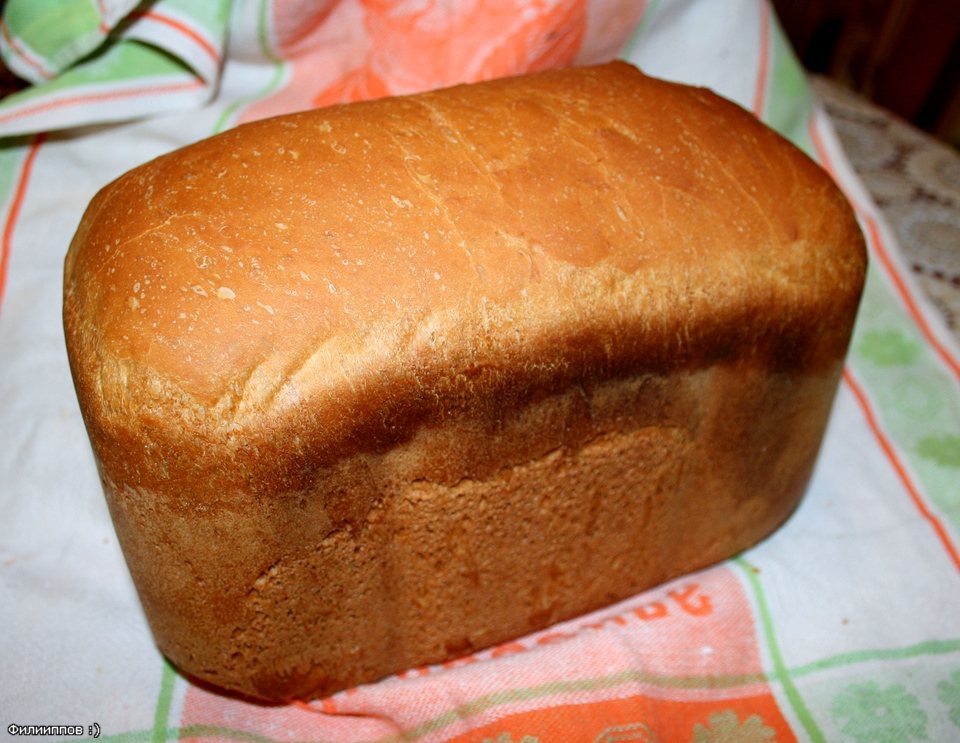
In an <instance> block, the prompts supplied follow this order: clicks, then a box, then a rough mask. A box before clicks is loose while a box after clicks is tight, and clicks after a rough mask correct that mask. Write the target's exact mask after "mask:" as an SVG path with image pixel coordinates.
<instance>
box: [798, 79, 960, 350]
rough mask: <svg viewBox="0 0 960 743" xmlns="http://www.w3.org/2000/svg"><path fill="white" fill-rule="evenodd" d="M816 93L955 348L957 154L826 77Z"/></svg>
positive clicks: (959, 314)
mask: <svg viewBox="0 0 960 743" xmlns="http://www.w3.org/2000/svg"><path fill="white" fill-rule="evenodd" d="M813 87H814V90H815V91H816V93H817V94H818V95H819V96H820V98H821V100H823V102H824V105H825V106H826V109H827V113H829V115H830V118H831V119H832V120H833V123H834V125H835V127H836V130H837V134H838V136H839V137H840V141H841V142H842V144H843V147H844V149H845V151H846V154H847V156H848V158H849V160H850V163H851V165H853V167H854V169H856V171H857V173H858V175H859V176H860V178H861V180H862V181H863V184H864V186H866V188H867V190H868V191H869V192H870V194H871V195H872V196H873V199H874V201H875V202H876V204H877V206H878V207H879V208H880V210H881V211H882V212H883V215H884V217H885V218H886V220H887V223H888V224H889V225H890V227H891V228H892V229H893V231H894V233H895V234H896V235H897V238H898V239H899V241H900V245H901V247H902V249H903V253H904V255H905V256H906V258H907V260H908V262H909V264H910V267H911V269H912V270H913V273H914V276H915V277H916V279H917V281H918V283H919V285H920V287H921V289H922V290H923V291H924V293H925V294H926V295H927V297H929V298H930V300H931V301H932V302H933V305H934V306H935V307H936V309H937V310H938V311H939V312H940V314H941V315H942V316H943V318H944V320H945V321H946V324H947V327H948V328H949V329H950V331H951V332H952V333H953V337H954V338H956V339H957V341H958V342H960V153H958V152H957V151H956V150H954V149H952V148H951V147H949V146H947V145H945V144H944V143H942V142H940V141H939V140H937V139H935V138H934V137H931V136H930V135H928V134H925V133H924V132H921V131H920V130H918V129H916V128H914V127H913V126H911V125H910V124H908V123H906V122H904V121H902V120H901V119H899V118H897V117H896V116H894V115H893V114H892V113H890V112H889V111H886V110H884V109H882V108H879V107H877V106H875V105H873V104H871V103H869V102H867V101H866V100H864V99H862V98H860V97H859V96H857V95H855V94H853V93H851V92H850V91H848V90H846V89H844V88H843V87H841V86H840V85H838V84H836V83H834V82H832V81H830V80H827V79H826V78H822V77H816V78H814V79H813Z"/></svg>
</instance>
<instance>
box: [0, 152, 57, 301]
mask: <svg viewBox="0 0 960 743" xmlns="http://www.w3.org/2000/svg"><path fill="white" fill-rule="evenodd" d="M45 138H46V135H44V134H38V135H37V136H35V137H34V138H33V140H32V141H31V142H30V144H29V145H26V146H23V147H22V148H21V149H22V152H23V154H22V157H21V158H20V159H19V162H18V163H17V164H16V165H14V166H13V167H14V168H16V169H17V171H18V172H17V174H16V175H15V176H14V177H13V178H11V179H10V190H9V192H8V193H7V194H4V195H3V197H2V198H3V200H4V201H5V202H6V213H5V215H4V217H3V233H2V236H0V317H2V315H3V299H4V295H5V293H6V286H7V278H8V277H7V273H8V270H9V265H10V255H11V253H12V252H13V240H14V235H15V233H16V228H17V222H18V220H19V218H20V210H21V207H22V206H23V201H24V199H25V198H26V195H27V189H28V188H29V186H30V176H31V174H32V172H33V164H34V162H35V161H36V159H37V155H38V154H39V152H40V147H41V146H42V145H43V142H44V139H45Z"/></svg>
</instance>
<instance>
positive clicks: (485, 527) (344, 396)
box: [64, 63, 865, 700]
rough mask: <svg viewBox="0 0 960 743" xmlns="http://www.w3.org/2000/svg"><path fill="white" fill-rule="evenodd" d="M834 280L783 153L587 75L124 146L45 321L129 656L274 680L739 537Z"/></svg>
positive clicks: (815, 420)
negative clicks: (78, 417) (118, 560)
mask: <svg viewBox="0 0 960 743" xmlns="http://www.w3.org/2000/svg"><path fill="white" fill-rule="evenodd" d="M864 270H865V253H864V247H863V241H862V237H861V234H860V232H859V230H858V227H857V224H856V222H855V220H854V218H853V216H852V215H851V212H850V210H849V208H848V206H847V204H846V203H845V201H844V199H843V198H842V196H841V194H840V193H839V192H838V191H837V189H836V188H835V187H834V185H833V184H832V182H831V181H830V179H829V178H828V177H827V176H826V175H825V174H824V173H823V172H822V171H821V170H820V169H819V168H818V167H817V166H816V165H815V164H814V163H813V162H812V161H810V160H809V159H808V158H807V157H806V156H805V155H803V154H802V153H801V152H800V151H798V150H797V149H795V148H794V147H793V146H792V145H790V144H788V143H787V142H786V141H785V140H784V139H782V138H781V137H780V136H778V135H777V134H775V133H773V132H772V131H770V130H768V129H767V128H765V127H764V126H763V125H761V124H760V123H758V122H757V121H756V120H755V119H754V118H753V117H752V116H751V115H750V114H748V113H746V112H744V111H743V110H741V109H740V108H738V107H737V106H735V105H733V104H731V103H729V102H726V101H724V100H723V99H721V98H719V97H717V96H716V95H713V94H711V93H709V92H707V91H706V90H702V89H695V88H689V87H684V86H680V85H675V84H669V83H665V82H661V81H657V80H654V79H650V78H647V77H645V76H644V75H642V74H641V73H640V72H638V71H637V70H635V69H634V68H632V67H630V66H628V65H626V64H623V63H613V64H609V65H604V66H598V67H592V68H583V69H574V70H568V71H559V72H547V73H540V74H536V75H530V76H525V77H518V78H512V79H505V80H499V81H494V82H488V83H482V84H478V85H470V86H461V87H455V88H451V89H448V90H442V91H438V92H432V93H428V94H423V95H416V96H411V97H405V98H395V99H388V100H382V101H376V102H369V103H360V104H352V105H346V106H339V107H333V108H328V109H323V110H316V111H309V112H304V113H299V114H294V115H289V116H283V117H279V118H274V119H270V120H266V121H261V122H257V123H253V124H249V125H246V126H242V127H239V128H237V129H235V130H232V131H228V132H226V133H224V134H220V135H218V136H216V137H213V138H211V139H208V140H205V141H202V142H199V143H197V144H195V145H192V146H190V147H187V148H185V149H182V150H179V151H177V152H174V153H172V154H169V155H166V156H164V157H160V158H158V159H157V160H154V161H152V162H149V163H147V164H145V165H143V166H141V167H139V168H137V169H135V170H133V171H131V172H129V173H127V174H126V175H124V176H122V177H121V178H119V179H118V180H116V181H115V182H114V183H112V184H110V185H109V186H107V187H106V188H104V189H103V190H102V191H101V192H100V193H99V194H98V195H97V196H96V197H95V198H94V200H93V202H92V203H91V205H90V206H89V208H88V210H87V212H86V214H85V216H84V218H83V221H82V223H81V224H80V226H79V229H78V231H77V233H76V237H75V238H74V240H73V243H72V245H71V247H70V251H69V254H68V256H67V260H66V278H65V299H64V320H65V329H66V339H67V345H68V350H69V357H70V363H71V368H72V372H73V376H74V380H75V384H76V389H77V394H78V397H79V401H80V404H81V408H82V410H83V415H84V418H85V421H86V425H87V429H88V431H89V435H90V440H91V442H92V445H93V450H94V453H95V456H96V461H97V463H98V466H99V470H100V474H101V477H102V481H103V487H104V490H105V492H106V497H107V499H108V502H109V506H110V512H111V514H112V516H113V520H114V523H115V525H116V530H117V534H118V536H119V539H120V542H121V545H122V547H123V550H124V554H125V556H126V560H127V562H128V564H129V568H130V571H131V574H132V576H133V578H134V580H135V583H136V585H137V588H138V591H139V594H140V597H141V600H142V602H143V606H144V609H145V612H146V615H147V618H148V619H149V622H150V625H151V627H152V630H153V632H154V635H155V637H156V641H157V643H158V645H159V647H160V649H161V650H162V651H163V652H164V653H165V654H166V655H167V656H168V657H169V658H170V659H171V661H172V662H173V663H174V664H176V665H177V666H178V667H179V668H181V669H182V670H183V671H184V672H186V673H188V674H191V675H193V676H195V677H198V678H200V679H203V680H205V681H207V682H209V683H211V684H214V685H216V686H219V687H223V688H226V689H231V690H234V691H235V692H238V693H240V694H243V695H247V696H251V697H256V698H260V699H265V700H284V699H291V698H309V697H312V696H317V695H324V694H328V693H331V692H333V691H336V690H338V689H342V688H344V687H347V686H351V685H355V684H359V683H363V682H369V681H373V680H375V679H378V678H381V677H383V676H385V675H388V674H390V673H392V672H396V671H399V670H401V669H406V668H409V667H414V666H420V665H423V664H430V663H436V662H439V661H443V660H445V659H449V658H451V657H455V656H458V655H463V654H466V653H470V652H472V651H474V650H476V649H480V648H484V647H488V646H491V645H493V644H495V643H499V642H502V641H505V640H507V639H509V638H513V637H516V636H520V635H523V634H525V633H529V632H531V631H533V630H537V629H540V628H543V627H545V626H547V625H549V624H551V623H554V622H557V621H558V620H563V619H567V618H571V617H573V616H576V615H578V614H581V613H584V612H588V611H590V610H593V609H597V608H599V607H602V606H604V605H607V604H609V603H611V602H614V601H617V600H619V599H623V598H625V597H627V596H630V595H632V594H634V593H636V592H638V591H641V590H643V589H646V588H649V587H651V586H654V585H655V584H658V583H660V582H662V581H665V580H667V579H670V578H673V577H676V576H678V575H681V574H683V573H685V572H688V571H691V570H694V569H697V568H701V567H703V566H706V565H709V564H711V563H714V562H717V561H719V560H722V559H724V558H727V557H729V556H731V555H733V554H735V553H737V552H738V551H740V550H743V549H744V548H746V547H748V546H750V545H753V544H754V543H756V542H757V541H758V540H760V539H762V538H763V537H764V536H766V535H767V534H769V533H770V532H771V531H772V530H773V529H774V528H775V527H776V526H777V525H779V524H780V523H781V522H783V520H784V519H785V518H786V517H787V516H788V515H789V513H790V512H791V510H792V509H793V508H794V507H795V506H796V504H797V502H798V499H799V498H800V497H801V494H802V493H803V491H804V489H805V486H806V483H807V481H808V477H809V475H810V472H811V468H812V466H813V464H814V460H815V457H816V454H817V450H818V447H819V444H820V440H821V437H822V434H823V431H824V426H825V424H826V421H827V417H828V413H829V410H830V406H831V402H832V398H833V395H834V393H835V390H836V386H837V382H838V378H839V374H840V371H841V366H842V361H843V357H844V354H845V350H846V348H847V344H848V341H849V336H850V332H851V325H852V323H853V318H854V314H855V311H856V307H857V303H858V300H859V297H860V292H861V288H862V282H863V278H864Z"/></svg>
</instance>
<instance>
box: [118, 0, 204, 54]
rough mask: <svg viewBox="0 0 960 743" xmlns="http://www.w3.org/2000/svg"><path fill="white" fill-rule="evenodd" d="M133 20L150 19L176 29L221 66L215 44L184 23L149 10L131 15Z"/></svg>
mask: <svg viewBox="0 0 960 743" xmlns="http://www.w3.org/2000/svg"><path fill="white" fill-rule="evenodd" d="M130 17H131V18H149V19H150V20H151V21H156V22H157V23H162V24H164V25H165V26H169V27H170V28H172V29H175V30H177V31H179V32H180V33H182V34H183V35H184V36H187V37H189V38H190V39H191V40H192V41H193V42H194V43H195V44H196V45H197V46H199V47H200V48H201V49H203V51H205V52H206V53H207V54H208V55H209V56H210V58H211V59H212V60H213V61H214V62H216V63H217V64H220V55H219V54H218V53H217V50H216V49H214V47H213V44H211V43H210V42H209V41H207V39H206V38H204V37H203V36H202V35H200V34H198V33H197V32H196V30H195V29H193V28H191V27H190V26H188V25H187V24H186V23H183V22H182V21H178V20H177V19H176V18H172V17H170V16H168V15H163V14H162V13H157V12H156V11H153V10H148V11H145V12H142V13H131V14H130Z"/></svg>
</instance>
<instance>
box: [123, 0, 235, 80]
mask: <svg viewBox="0 0 960 743" xmlns="http://www.w3.org/2000/svg"><path fill="white" fill-rule="evenodd" d="M128 18H129V19H130V20H131V21H132V23H131V24H130V25H129V26H127V27H126V28H124V30H123V33H122V34H121V38H124V39H136V40H137V41H143V42H146V43H148V44H153V45H155V46H157V47H158V48H160V49H163V50H164V51H165V52H167V53H169V54H171V55H173V56H174V57H177V58H179V59H180V60H181V61H183V62H184V63H185V64H187V65H188V66H189V67H190V68H191V69H193V70H194V72H196V73H197V75H199V76H200V77H201V78H203V79H204V80H205V81H206V82H208V83H210V82H213V81H215V80H216V79H217V77H218V75H219V73H220V67H221V65H222V64H223V47H224V42H225V37H226V27H224V28H223V29H221V33H220V34H219V35H218V36H213V35H211V34H210V33H209V29H206V28H204V27H203V26H201V25H200V24H198V23H196V22H194V20H193V19H192V18H190V17H189V16H187V15H185V14H183V13H180V12H178V11H176V10H174V9H172V8H164V9H163V10H156V9H147V10H143V11H138V12H135V13H131V14H130V15H129V16H128Z"/></svg>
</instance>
